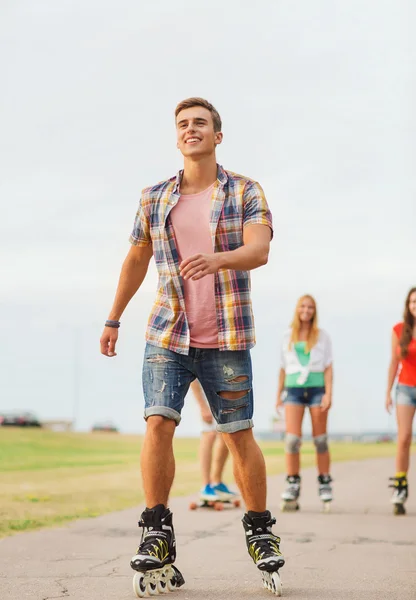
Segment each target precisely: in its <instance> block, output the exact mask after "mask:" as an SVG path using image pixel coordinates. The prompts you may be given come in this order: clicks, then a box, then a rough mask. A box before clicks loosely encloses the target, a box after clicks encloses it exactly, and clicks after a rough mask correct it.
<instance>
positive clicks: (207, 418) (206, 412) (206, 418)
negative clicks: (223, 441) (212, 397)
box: [201, 406, 214, 425]
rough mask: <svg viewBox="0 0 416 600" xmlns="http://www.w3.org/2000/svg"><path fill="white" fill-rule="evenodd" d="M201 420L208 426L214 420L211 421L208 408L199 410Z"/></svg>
mask: <svg viewBox="0 0 416 600" xmlns="http://www.w3.org/2000/svg"><path fill="white" fill-rule="evenodd" d="M201 418H202V420H203V421H204V423H208V425H212V423H213V421H214V419H213V416H212V413H211V411H210V409H209V408H208V406H205V407H204V408H201Z"/></svg>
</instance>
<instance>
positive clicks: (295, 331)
mask: <svg viewBox="0 0 416 600" xmlns="http://www.w3.org/2000/svg"><path fill="white" fill-rule="evenodd" d="M304 300H310V301H311V302H312V303H313V306H314V308H315V312H314V314H313V317H312V321H311V328H310V330H309V333H308V339H307V340H306V346H305V352H306V353H308V352H310V351H311V350H312V348H313V347H314V346H315V344H316V342H317V341H318V337H319V328H318V309H317V307H316V301H315V298H313V296H310V295H309V294H305V295H304V296H301V297H300V298H299V300H298V301H297V304H296V308H295V314H294V315H293V321H292V323H291V328H292V335H291V336H290V343H289V347H290V346H291V345H292V344H296V342H298V341H299V331H300V325H301V322H300V317H299V307H300V305H301V304H302V302H303V301H304Z"/></svg>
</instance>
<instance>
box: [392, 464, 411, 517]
mask: <svg viewBox="0 0 416 600" xmlns="http://www.w3.org/2000/svg"><path fill="white" fill-rule="evenodd" d="M390 481H393V482H394V483H391V484H390V485H389V487H392V488H394V492H393V496H392V498H391V503H392V504H393V506H394V508H393V512H394V514H395V515H405V514H406V509H405V507H404V503H405V502H406V500H407V497H408V495H409V487H408V484H407V477H406V473H403V474H402V473H401V474H400V475H398V476H396V477H390Z"/></svg>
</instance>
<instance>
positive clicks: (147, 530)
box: [101, 98, 284, 588]
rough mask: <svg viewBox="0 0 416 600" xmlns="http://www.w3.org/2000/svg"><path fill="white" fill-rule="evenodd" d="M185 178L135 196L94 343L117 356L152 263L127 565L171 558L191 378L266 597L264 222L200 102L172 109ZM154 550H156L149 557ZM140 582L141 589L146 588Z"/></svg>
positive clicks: (271, 542)
mask: <svg viewBox="0 0 416 600" xmlns="http://www.w3.org/2000/svg"><path fill="white" fill-rule="evenodd" d="M175 116H176V131H177V147H178V148H179V150H180V151H181V153H182V155H183V157H184V169H183V170H182V171H180V172H179V173H178V175H177V176H176V177H173V178H171V179H169V180H167V181H163V182H161V183H159V184H157V185H155V186H153V187H150V188H146V189H144V190H143V192H142V197H141V201H140V205H139V209H138V212H137V215H136V220H135V224H134V229H133V232H132V234H131V237H130V242H131V244H132V246H131V248H130V251H129V253H128V255H127V257H126V259H125V261H124V263H123V266H122V270H121V275H120V280H119V283H118V287H117V292H116V296H115V300H114V303H113V307H112V309H111V311H110V314H109V318H108V321H107V322H106V326H105V328H104V332H103V334H102V337H101V352H102V354H104V355H106V356H109V357H112V356H115V355H116V352H115V346H116V342H117V338H118V327H119V326H120V318H121V315H122V314H123V311H124V309H125V308H126V306H127V304H128V303H129V301H130V300H131V298H132V297H133V296H134V294H135V293H136V292H137V290H138V289H139V287H140V285H141V284H142V282H143V280H144V278H145V276H146V272H147V268H148V264H149V261H150V259H151V257H152V256H154V259H155V263H156V267H157V270H158V273H159V286H158V291H157V295H156V301H155V304H154V306H153V309H152V312H151V315H150V318H149V322H148V328H147V332H146V340H147V345H146V350H145V356H144V365H143V391H144V397H145V411H144V416H145V419H146V421H147V429H146V435H145V439H144V443H143V449H142V453H141V469H142V478H143V486H144V493H145V499H146V506H147V508H146V510H145V511H144V512H143V514H142V516H141V520H140V523H139V526H140V527H142V528H143V536H142V541H141V543H140V545H139V548H138V549H137V554H136V555H135V556H134V557H133V558H132V561H131V566H132V568H133V569H135V570H136V571H139V572H142V573H143V572H148V571H151V570H155V569H160V572H162V571H163V568H164V567H166V566H167V565H170V564H171V563H173V561H174V560H175V557H176V547H175V538H174V532H173V526H172V513H171V512H170V511H169V509H168V508H167V505H168V499H169V493H170V489H171V486H172V482H173V478H174V473H175V460H174V455H173V448H172V439H173V435H174V432H175V428H176V426H177V425H178V424H179V422H180V419H181V410H182V407H183V402H184V398H185V396H186V393H187V391H188V389H189V385H190V383H191V382H192V381H193V380H194V379H198V380H199V381H200V383H201V385H202V387H203V389H204V392H205V395H206V397H207V399H208V402H209V404H210V407H211V410H212V413H213V414H214V416H215V419H216V421H217V430H218V431H220V432H221V433H222V434H223V436H224V440H225V442H226V444H227V446H228V448H229V450H230V452H231V454H232V457H233V464H234V476H235V480H236V482H237V485H238V487H239V489H240V491H241V494H242V496H243V499H244V502H245V505H246V508H247V512H246V514H245V515H244V517H243V526H244V530H245V536H246V542H247V547H248V551H249V554H250V556H251V557H252V558H253V561H254V562H255V564H256V565H257V567H258V568H259V569H260V570H261V571H262V572H263V574H264V575H263V579H264V580H265V583H266V584H268V585H269V587H270V588H272V587H273V586H277V585H280V583H279V580H278V575H277V582H276V573H277V571H278V569H279V568H280V567H281V566H283V564H284V559H283V557H282V554H281V552H280V550H279V543H280V538H278V537H276V536H275V535H274V534H273V533H272V525H273V524H274V523H275V519H273V518H272V516H271V514H270V512H269V511H267V510H266V469H265V463H264V458H263V455H262V453H261V450H260V448H259V447H258V445H257V443H256V441H255V440H254V437H253V433H252V427H253V421H252V415H253V389H252V370H251V359H250V348H252V347H253V346H254V344H255V337H254V323H253V314H252V308H251V300H250V273H249V271H250V270H252V269H255V268H257V267H260V266H262V265H265V264H266V263H267V260H268V253H269V244H270V240H271V237H272V219H271V214H270V210H269V208H268V206H267V202H266V199H265V197H264V194H263V190H262V188H261V187H260V185H259V184H258V183H256V182H255V181H252V180H251V179H248V178H246V177H242V176H240V175H236V174H234V173H231V172H229V171H225V170H224V169H223V168H222V167H221V166H219V165H217V162H216V156H215V150H216V146H217V145H218V144H220V143H221V142H222V139H223V134H222V132H221V118H220V116H219V114H218V112H217V111H216V110H215V108H214V107H213V106H212V104H210V103H209V102H207V101H206V100H203V99H202V98H190V99H188V100H184V101H183V102H181V103H180V104H179V105H178V106H177V107H176V111H175ZM155 549H156V550H155ZM143 582H144V580H143V581H142V580H141V583H140V585H141V586H142V584H143V585H145V582H144V583H143Z"/></svg>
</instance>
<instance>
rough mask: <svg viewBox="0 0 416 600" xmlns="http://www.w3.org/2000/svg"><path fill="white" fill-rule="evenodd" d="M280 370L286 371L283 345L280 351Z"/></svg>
mask: <svg viewBox="0 0 416 600" xmlns="http://www.w3.org/2000/svg"><path fill="white" fill-rule="evenodd" d="M280 368H281V369H283V370H284V371H286V352H285V347H284V346H283V344H282V347H281V349H280Z"/></svg>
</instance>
